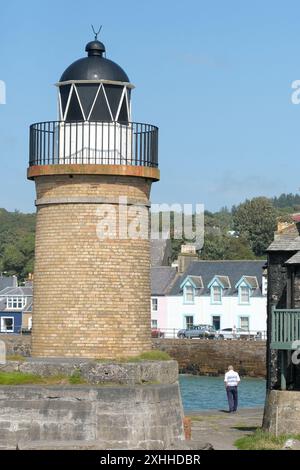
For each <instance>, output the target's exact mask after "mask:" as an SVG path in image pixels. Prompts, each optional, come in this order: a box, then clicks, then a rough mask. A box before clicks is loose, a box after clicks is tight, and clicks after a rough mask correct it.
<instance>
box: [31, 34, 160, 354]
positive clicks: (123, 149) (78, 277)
mask: <svg viewBox="0 0 300 470" xmlns="http://www.w3.org/2000/svg"><path fill="white" fill-rule="evenodd" d="M85 50H86V52H87V56H86V57H84V58H82V59H79V60H77V61H76V62H74V63H72V64H71V65H70V66H69V67H68V68H67V69H66V70H65V71H64V73H63V74H62V76H61V78H60V81H59V82H58V83H57V88H58V109H59V120H58V121H55V122H53V121H51V122H41V123H37V124H33V125H31V127H30V161H29V168H28V178H29V179H30V180H34V182H35V186H36V207H37V226H36V255H35V272H34V322H33V330H32V355H33V356H36V357H38V356H39V357H86V358H118V357H122V356H133V355H137V354H139V353H142V352H145V351H147V350H149V349H150V348H151V344H150V341H151V335H150V249H149V245H150V242H149V237H148V233H146V235H145V227H147V229H146V232H148V219H147V216H148V212H149V205H150V202H149V196H150V189H151V184H152V182H154V181H157V180H159V170H158V160H157V153H158V150H157V141H158V129H157V127H155V126H152V125H150V124H140V123H135V122H132V121H131V91H132V89H133V88H134V87H133V85H132V84H131V83H130V80H129V78H128V76H127V74H126V73H125V72H124V70H123V69H122V68H121V67H120V66H119V65H117V64H116V63H114V62H112V61H111V60H108V59H107V58H106V57H105V47H104V45H103V44H102V43H101V42H99V41H98V40H97V39H96V38H95V40H94V41H92V42H89V43H88V44H87V46H86V49H85ZM141 227H142V228H144V230H142V229H141Z"/></svg>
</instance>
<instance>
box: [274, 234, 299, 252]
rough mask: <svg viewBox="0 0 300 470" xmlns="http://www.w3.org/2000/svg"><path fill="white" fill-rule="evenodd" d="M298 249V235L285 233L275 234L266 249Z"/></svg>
mask: <svg viewBox="0 0 300 470" xmlns="http://www.w3.org/2000/svg"><path fill="white" fill-rule="evenodd" d="M298 250H300V236H296V237H295V235H294V234H285V235H281V236H275V239H274V241H273V242H272V243H271V245H270V246H269V247H268V249H267V251H298Z"/></svg>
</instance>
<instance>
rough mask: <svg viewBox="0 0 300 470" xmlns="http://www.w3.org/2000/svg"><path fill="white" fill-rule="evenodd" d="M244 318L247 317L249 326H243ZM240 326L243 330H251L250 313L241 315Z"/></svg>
mask: <svg viewBox="0 0 300 470" xmlns="http://www.w3.org/2000/svg"><path fill="white" fill-rule="evenodd" d="M242 318H247V320H248V328H245V327H243V326H242ZM239 327H240V328H242V329H243V330H247V331H250V316H249V315H240V316H239Z"/></svg>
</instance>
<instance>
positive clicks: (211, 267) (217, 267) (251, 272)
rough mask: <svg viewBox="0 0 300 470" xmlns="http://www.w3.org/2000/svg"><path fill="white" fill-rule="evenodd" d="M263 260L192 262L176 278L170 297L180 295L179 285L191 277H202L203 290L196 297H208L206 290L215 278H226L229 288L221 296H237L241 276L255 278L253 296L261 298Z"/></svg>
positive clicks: (208, 293) (208, 292) (207, 290)
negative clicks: (255, 285)
mask: <svg viewBox="0 0 300 470" xmlns="http://www.w3.org/2000/svg"><path fill="white" fill-rule="evenodd" d="M265 264H266V261H265V260H259V261H256V260H255V261H243V260H241V261H203V260H202V261H193V262H192V263H191V264H190V265H189V267H188V269H187V270H186V271H185V273H183V274H182V275H180V276H178V278H176V280H175V282H174V284H173V287H172V288H171V289H170V295H182V289H180V285H181V284H182V282H183V281H184V279H185V278H186V277H187V276H189V275H191V276H202V279H203V284H204V289H200V290H199V293H198V295H210V290H209V289H208V285H209V283H210V282H211V281H212V279H213V278H214V277H215V276H228V279H229V282H230V286H231V287H230V288H228V289H224V292H223V295H225V296H228V295H237V294H238V290H237V289H236V288H235V286H236V284H237V283H238V281H239V280H240V279H241V278H242V277H243V276H250V277H256V279H257V281H258V286H259V287H258V288H256V289H253V291H252V295H253V296H261V295H262V293H261V287H262V286H261V283H262V274H263V267H264V266H265Z"/></svg>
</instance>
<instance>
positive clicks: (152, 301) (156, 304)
mask: <svg viewBox="0 0 300 470" xmlns="http://www.w3.org/2000/svg"><path fill="white" fill-rule="evenodd" d="M151 305H152V311H153V312H157V308H158V299H151Z"/></svg>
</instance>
